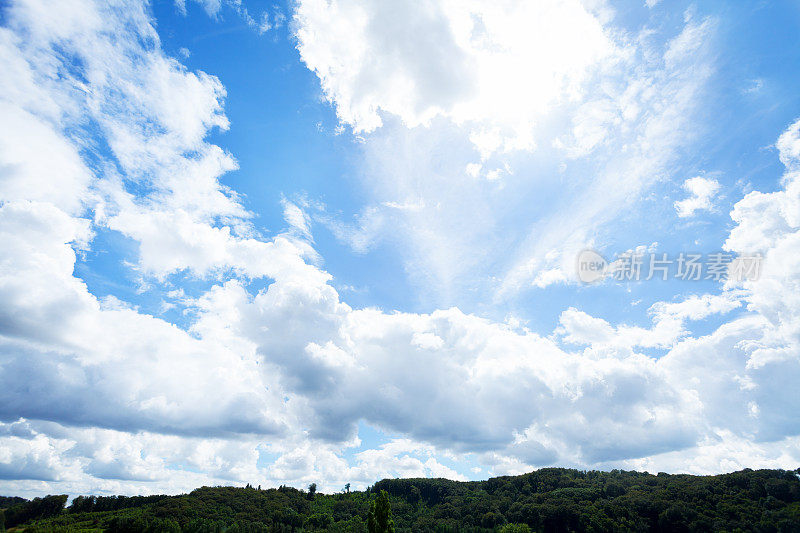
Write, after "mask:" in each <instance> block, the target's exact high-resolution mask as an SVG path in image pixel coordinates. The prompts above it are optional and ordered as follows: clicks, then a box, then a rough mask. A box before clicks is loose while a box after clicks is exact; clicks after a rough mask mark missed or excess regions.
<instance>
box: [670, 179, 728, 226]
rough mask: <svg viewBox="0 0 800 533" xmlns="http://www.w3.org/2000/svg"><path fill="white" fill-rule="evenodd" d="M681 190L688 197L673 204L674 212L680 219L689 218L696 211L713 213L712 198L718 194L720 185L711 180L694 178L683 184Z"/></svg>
mask: <svg viewBox="0 0 800 533" xmlns="http://www.w3.org/2000/svg"><path fill="white" fill-rule="evenodd" d="M683 189H684V190H685V191H686V192H687V193H689V197H688V198H685V199H683V200H678V201H676V202H675V211H677V212H678V216H679V217H681V218H689V217H692V216H694V215H695V213H696V212H697V211H713V210H714V207H715V206H714V198H715V197H716V196H717V192H719V189H720V184H719V182H718V181H717V180H715V179H713V178H705V177H703V176H695V177H694V178H689V179H687V180H686V181H685V182H683Z"/></svg>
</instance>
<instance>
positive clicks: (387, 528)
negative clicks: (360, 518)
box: [367, 490, 394, 533]
mask: <svg viewBox="0 0 800 533" xmlns="http://www.w3.org/2000/svg"><path fill="white" fill-rule="evenodd" d="M367 529H368V530H369V533H394V520H392V507H391V505H389V494H388V493H387V492H386V491H385V490H381V492H380V494H378V497H377V498H375V499H374V500H373V501H372V503H371V504H370V506H369V517H368V519H367Z"/></svg>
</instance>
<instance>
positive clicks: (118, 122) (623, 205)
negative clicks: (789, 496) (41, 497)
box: [0, 0, 800, 495]
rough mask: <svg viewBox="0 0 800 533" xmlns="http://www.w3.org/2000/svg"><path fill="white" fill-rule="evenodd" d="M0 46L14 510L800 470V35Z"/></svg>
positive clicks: (439, 11) (34, 29)
mask: <svg viewBox="0 0 800 533" xmlns="http://www.w3.org/2000/svg"><path fill="white" fill-rule="evenodd" d="M0 17H1V18H0V22H2V28H1V33H0V61H2V62H3V64H4V67H5V68H4V70H5V71H6V75H5V76H4V79H3V80H2V81H0V117H2V118H3V122H4V124H6V127H5V128H4V131H3V132H2V133H1V134H0V220H2V226H0V234H1V239H2V243H3V246H2V259H1V260H0V265H2V267H0V280H1V281H2V283H0V293H1V294H2V298H0V302H2V303H0V384H1V385H2V387H0V389H2V392H0V405H2V406H3V407H1V408H0V491H2V492H3V493H8V494H11V493H14V494H21V495H36V494H44V493H52V492H54V491H58V492H69V493H70V494H79V493H89V492H93V493H153V492H177V491H182V490H187V489H190V488H193V487H195V486H199V485H203V484H209V483H215V484H216V483H222V484H240V485H244V484H246V483H252V484H260V485H271V484H273V485H278V484H290V485H294V486H298V487H299V486H304V485H307V484H308V483H311V482H316V483H318V484H319V485H320V487H322V488H323V489H324V490H338V489H340V488H341V487H342V486H343V485H344V484H345V483H352V484H353V486H354V487H362V486H366V485H369V484H371V483H372V482H374V481H375V480H377V479H380V478H381V477H391V476H443V477H450V478H457V479H482V478H486V477H488V476H492V475H502V474H509V473H520V472H524V471H529V470H531V469H533V468H538V467H542V466H549V465H561V466H571V467H578V468H601V469H604V468H631V469H633V468H635V469H646V470H650V471H659V470H663V471H671V472H693V473H713V472H723V471H731V470H734V469H738V468H744V467H752V468H755V467H762V466H763V467H781V468H796V467H797V466H798V462H800V446H799V444H800V440H799V439H800V419H798V417H797V415H796V413H797V412H800V411H799V410H798V409H797V407H800V406H798V405H797V402H798V397H797V395H796V394H793V393H791V392H790V391H791V390H792V387H793V386H794V385H793V384H794V383H795V382H796V379H797V378H798V377H800V301H798V299H797V296H796V295H797V294H800V291H798V289H800V277H798V266H800V264H798V261H799V259H798V258H800V254H798V251H800V241H799V240H798V239H800V196H798V195H800V177H798V176H799V175H798V172H800V129H799V128H800V122H798V119H800V95H798V92H797V89H796V87H797V86H798V82H799V81H800V80H798V72H800V70H798V68H797V67H798V65H800V46H799V45H800V42H799V41H800V31H798V26H799V25H800V7H798V5H797V3H795V2H788V1H787V2H771V3H766V2H764V3H754V4H746V3H737V4H735V5H731V4H730V3H729V2H670V3H667V2H657V1H656V2H653V1H650V0H649V1H648V2H642V3H640V4H633V3H616V2H606V1H591V2H589V1H586V2H580V1H577V0H574V1H573V0H564V1H556V0H553V1H548V2H541V3H537V4H531V5H528V4H527V3H524V2H522V3H515V2H510V3H508V5H505V6H504V7H503V8H499V7H496V6H491V5H484V3H481V2H462V3H448V2H432V3H430V4H427V5H425V6H419V5H415V4H411V3H395V4H388V3H386V4H370V3H360V2H356V1H353V0H337V1H336V2H324V1H318V0H301V1H298V2H296V3H288V4H284V3H274V2H255V1H254V2H248V1H246V0H242V1H238V0H221V1H220V0H202V1H192V0H188V1H186V2H175V3H173V2H170V1H159V2H153V3H152V4H148V3H144V4H139V3H136V2H132V3H131V2H128V3H119V4H115V3H111V4H106V3H102V2H98V3H95V2H91V1H89V0H86V1H79V0H74V1H70V2H65V3H64V4H63V5H62V6H60V7H59V8H54V7H52V6H47V5H46V3H44V2H38V1H35V0H26V1H24V2H23V1H20V2H11V3H10V4H8V5H7V6H4V7H3V8H2V10H0ZM586 249H592V250H596V251H597V252H599V253H600V254H601V255H602V256H603V257H604V258H605V259H606V260H607V261H608V263H609V265H608V268H609V269H613V268H614V265H619V264H620V263H612V261H614V260H615V259H618V258H619V257H620V254H624V253H625V252H626V251H637V253H640V254H642V255H643V257H644V258H645V259H647V258H650V257H651V256H652V255H653V254H655V255H657V256H659V257H660V256H661V255H662V254H666V256H667V257H668V258H669V259H670V260H672V261H674V260H675V259H676V258H677V257H678V256H679V254H681V253H684V254H686V253H699V254H701V255H702V256H703V257H704V258H706V259H707V258H708V255H709V254H713V253H717V252H721V253H725V254H728V255H730V256H731V258H735V257H747V256H749V255H752V254H758V255H759V257H760V258H761V263H760V266H761V270H760V273H759V276H757V277H751V278H747V279H730V280H727V281H725V280H715V279H701V280H699V281H688V280H683V279H678V278H676V277H675V276H674V273H675V270H674V268H676V265H675V263H672V264H671V268H672V269H673V270H671V271H670V276H669V279H668V280H667V281H661V280H657V279H653V280H645V279H641V280H638V281H637V280H629V281H619V280H615V279H614V277H613V275H611V274H609V276H608V277H606V278H605V279H603V280H600V281H598V282H594V283H583V282H581V280H580V279H579V273H578V272H577V271H576V260H577V257H578V254H579V253H580V252H581V251H582V250H586ZM647 265H648V263H647V261H645V263H644V268H645V269H646V268H647ZM609 272H610V271H609ZM646 273H647V272H646V270H645V274H646Z"/></svg>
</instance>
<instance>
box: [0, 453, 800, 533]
mask: <svg viewBox="0 0 800 533" xmlns="http://www.w3.org/2000/svg"><path fill="white" fill-rule="evenodd" d="M798 474H800V472H798V471H786V470H743V471H740V472H734V473H731V474H723V475H718V476H689V475H668V474H663V473H661V474H657V475H653V474H648V473H646V472H644V473H643V472H630V471H621V470H612V471H610V472H599V471H582V470H572V469H564V468H544V469H541V470H537V471H535V472H531V473H529V474H524V475H520V476H503V477H496V478H492V479H489V480H486V481H473V482H457V481H450V480H446V479H384V480H382V481H379V482H377V483H376V484H375V485H373V486H372V487H369V488H368V489H367V490H365V491H350V490H349V487H347V489H346V490H343V491H341V492H339V493H336V494H322V493H320V492H318V491H317V486H316V484H312V485H311V486H309V487H308V490H298V489H295V488H292V487H286V486H281V487H278V488H271V489H264V490H262V489H261V487H260V486H259V487H258V488H255V487H253V486H251V485H248V486H247V487H245V488H236V487H202V488H199V489H196V490H194V491H192V492H191V493H189V494H183V495H178V496H133V497H126V496H112V497H107V496H79V497H77V498H75V499H74V500H73V501H72V502H71V504H70V505H69V506H68V507H67V506H65V505H66V502H67V496H66V495H60V496H47V497H45V498H36V499H34V500H30V501H28V500H21V499H19V498H17V499H10V498H3V499H0V505H2V506H4V507H5V510H4V512H3V513H1V514H2V515H3V516H4V518H5V524H6V527H9V528H11V527H17V528H18V529H17V530H19V531H30V532H37V531H48V532H53V531H63V532H72V531H109V532H112V533H134V532H175V533H179V532H203V533H205V532H208V533H239V532H248V533H249V532H270V533H273V532H276V533H284V532H285V533H300V532H306V531H308V532H312V531H330V532H334V531H335V532H345V533H390V532H391V533H405V532H409V533H412V532H428V531H433V532H442V533H445V532H475V533H477V532H490V531H491V532H498V533H524V532H531V531H545V532H572V531H653V532H691V531H698V532H699V531H730V532H733V531H756V532H763V533H779V532H800V478H798ZM0 527H2V526H0Z"/></svg>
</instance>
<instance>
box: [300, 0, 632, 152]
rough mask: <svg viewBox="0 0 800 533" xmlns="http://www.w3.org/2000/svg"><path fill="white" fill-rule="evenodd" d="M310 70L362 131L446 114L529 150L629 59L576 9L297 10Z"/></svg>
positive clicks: (553, 4) (318, 6)
mask: <svg viewBox="0 0 800 533" xmlns="http://www.w3.org/2000/svg"><path fill="white" fill-rule="evenodd" d="M295 23H296V25H297V30H296V35H297V38H298V41H299V44H298V49H299V50H300V54H301V57H302V59H303V61H305V63H306V64H307V65H308V67H309V68H310V69H311V70H313V71H314V72H316V73H317V75H318V76H319V78H320V80H321V83H322V88H323V91H324V92H325V95H326V97H327V98H328V99H329V100H330V101H331V102H332V103H333V104H334V105H335V106H336V110H337V113H338V115H339V118H340V119H341V120H342V121H343V122H346V123H348V124H350V125H352V126H353V128H354V130H355V131H356V132H371V131H373V130H375V129H376V128H378V127H379V126H381V124H382V118H381V114H382V113H391V114H393V115H396V116H397V117H399V118H400V119H401V120H402V121H403V123H404V124H406V125H407V126H410V127H413V126H417V125H420V124H429V123H430V121H431V120H432V119H434V118H436V117H439V116H441V117H447V118H449V119H451V120H453V121H454V122H456V123H458V124H464V123H466V124H469V128H470V129H471V131H472V133H473V135H472V137H471V138H472V139H473V141H474V142H475V143H476V145H477V146H478V148H479V149H480V150H481V152H482V153H483V154H484V157H487V156H488V155H489V154H491V153H492V152H495V151H498V150H501V151H508V150H516V149H523V148H530V147H532V146H533V145H534V143H535V136H534V133H533V129H534V127H535V125H536V123H537V121H538V120H539V118H540V117H541V116H542V115H543V114H544V113H545V112H546V111H547V110H548V108H549V107H550V106H553V105H556V104H558V103H559V102H561V101H562V100H570V99H576V98H579V96H580V95H581V93H582V92H583V83H584V82H585V81H586V80H587V79H588V78H589V77H590V76H591V75H592V73H593V71H594V70H595V69H598V68H602V67H603V66H604V64H605V62H608V61H612V62H613V61H614V60H615V56H616V55H618V54H619V53H620V50H619V49H618V47H617V45H616V43H615V42H614V41H613V39H612V38H611V37H610V36H609V35H608V34H607V32H606V31H605V29H604V28H603V25H602V23H601V20H599V17H598V16H597V15H596V14H594V13H592V12H590V11H589V10H587V9H586V8H585V7H584V6H583V5H582V4H581V3H580V2H578V1H577V0H570V1H566V2H563V1H561V2H557V1H550V0H548V1H545V2H536V3H525V2H521V3H510V4H508V3H507V4H504V5H503V6H502V7H501V6H494V5H492V4H487V3H486V2H473V1H470V2H463V1H462V2H449V1H442V2H434V3H429V4H426V5H425V6H424V7H423V8H420V6H412V5H410V4H409V5H404V4H359V3H357V2H352V1H350V0H337V1H335V2H324V1H321V0H304V1H302V2H300V3H299V4H298V6H297V9H296V12H295Z"/></svg>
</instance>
